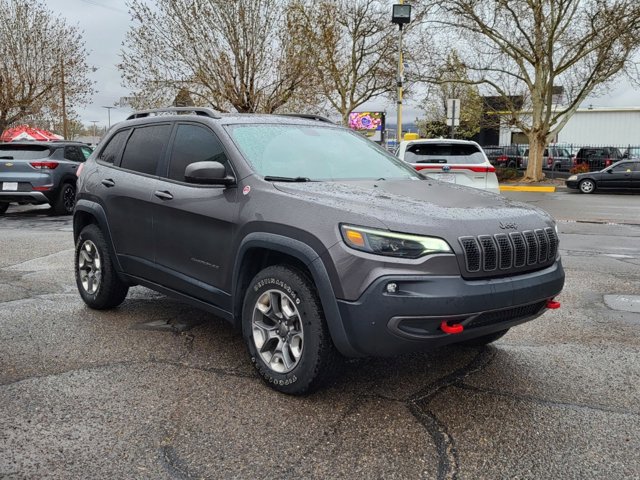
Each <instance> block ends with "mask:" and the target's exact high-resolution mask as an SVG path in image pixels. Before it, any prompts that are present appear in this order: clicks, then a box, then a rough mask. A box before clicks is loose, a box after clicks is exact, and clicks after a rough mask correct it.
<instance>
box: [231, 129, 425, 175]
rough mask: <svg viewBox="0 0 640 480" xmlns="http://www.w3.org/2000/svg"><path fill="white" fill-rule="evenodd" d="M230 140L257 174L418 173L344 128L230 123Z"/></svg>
mask: <svg viewBox="0 0 640 480" xmlns="http://www.w3.org/2000/svg"><path fill="white" fill-rule="evenodd" d="M228 128H229V130H230V132H231V136H232V138H233V140H234V141H235V142H236V144H237V145H238V147H239V148H240V151H241V152H242V154H243V155H244V157H245V158H246V159H247V161H248V162H249V163H250V164H251V166H252V167H253V169H254V170H255V171H256V172H257V173H258V174H259V175H262V176H272V177H287V178H296V177H302V178H308V179H310V180H356V179H376V180H377V179H397V178H416V179H420V178H422V177H421V176H420V175H418V174H417V173H416V172H415V170H413V169H412V168H411V167H410V166H409V165H406V164H405V163H404V162H402V161H401V160H399V159H398V158H396V157H394V156H392V155H391V154H390V153H388V152H386V151H384V150H383V149H381V148H379V147H378V146H377V145H375V144H374V143H373V142H371V140H368V139H366V138H364V137H362V136H360V135H358V134H355V133H352V132H350V131H348V130H343V129H338V128H333V127H325V126H315V125H314V126H307V125H231V126H229V127H228Z"/></svg>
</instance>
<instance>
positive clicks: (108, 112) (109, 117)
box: [102, 107, 116, 129]
mask: <svg viewBox="0 0 640 480" xmlns="http://www.w3.org/2000/svg"><path fill="white" fill-rule="evenodd" d="M102 108H106V109H107V114H108V119H109V123H108V127H107V129H110V128H111V110H112V109H114V108H116V107H102Z"/></svg>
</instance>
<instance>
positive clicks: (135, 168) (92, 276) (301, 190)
mask: <svg viewBox="0 0 640 480" xmlns="http://www.w3.org/2000/svg"><path fill="white" fill-rule="evenodd" d="M77 198H78V199H77V203H76V209H75V214H74V235H75V241H76V254H75V272H76V280H77V285H78V290H79V292H80V295H81V296H82V298H83V299H84V301H85V302H86V303H87V304H88V305H89V306H90V307H92V308H96V309H106V308H112V307H115V306H117V305H119V304H120V303H122V301H123V300H124V299H125V297H126V295H127V290H128V288H129V287H130V286H131V285H136V284H140V285H144V286H146V287H149V288H151V289H154V290H156V291H159V292H162V293H165V294H167V295H170V296H173V297H176V298H178V299H181V300H183V301H185V302H188V303H190V304H193V305H196V306H198V307H201V308H203V309H205V310H208V311H210V312H212V313H214V314H216V315H218V316H220V317H222V318H224V319H226V320H228V321H229V322H231V323H232V324H233V325H235V326H237V327H238V328H239V329H241V330H242V333H243V336H244V339H245V342H246V346H247V349H248V351H249V356H250V358H251V361H252V362H253V363H254V364H255V367H256V369H257V371H258V372H259V373H260V375H261V376H262V378H263V379H264V380H265V381H266V382H267V383H268V384H269V385H270V386H272V387H273V388H275V389H277V390H279V391H282V392H285V393H290V394H302V393H305V392H308V391H311V390H313V389H315V388H317V387H318V386H319V385H321V384H322V383H323V382H324V381H325V380H326V379H327V378H329V377H330V375H331V373H332V371H334V369H335V365H336V363H335V362H336V360H337V359H338V358H340V355H339V354H341V355H342V356H347V357H357V356H371V355H376V356H380V355H385V356H386V355H395V354H400V353H403V352H410V351H415V350H424V349H432V348H435V347H439V346H442V345H447V344H452V343H465V344H472V345H482V344H486V343H489V342H491V341H494V340H496V339H497V338H500V337H501V336H502V335H504V334H505V333H506V332H507V330H508V329H509V328H511V327H513V326H515V325H518V324H520V323H523V322H526V321H528V320H532V319H534V318H536V317H537V316H539V315H540V314H542V313H543V312H544V311H545V310H546V309H548V308H557V307H558V306H559V304H558V303H557V302H555V301H554V297H555V296H556V295H558V294H559V293H560V291H561V290H562V287H563V284H564V271H563V269H562V265H561V262H560V258H559V256H558V236H557V232H556V226H555V222H554V220H553V219H552V218H551V217H550V216H549V215H548V214H547V213H545V212H544V211H542V210H540V209H537V208H535V207H531V206H528V205H523V204H518V203H513V202H511V201H509V200H507V199H505V198H502V197H501V196H499V195H494V194H491V193H487V192H483V191H479V190H477V189H471V188H466V187H462V186H456V185H451V184H447V183H440V182H439V181H437V180H433V179H429V178H426V177H423V176H421V175H420V174H419V173H418V172H416V171H415V170H413V169H412V168H411V167H410V166H408V165H407V164H405V163H404V162H402V161H400V160H398V159H397V158H395V157H393V156H392V155H391V154H389V153H387V152H385V151H384V150H382V149H381V148H379V147H378V146H376V145H375V144H374V143H373V142H371V141H369V140H367V139H366V138H364V137H361V136H359V135H358V134H355V133H353V132H351V131H350V130H347V129H345V128H341V127H338V126H336V125H333V124H331V123H330V122H328V121H325V120H323V119H321V118H318V117H310V118H299V117H296V116H278V115H248V114H244V115H240V114H218V113H216V112H214V111H212V110H208V109H198V108H195V109H194V108H178V109H175V108H174V109H165V110H155V111H146V112H139V113H136V114H133V115H132V116H130V117H129V119H127V121H125V122H123V123H120V124H118V125H116V126H115V127H114V128H113V129H112V130H111V131H110V132H109V134H108V135H107V137H106V138H105V140H104V141H103V143H102V144H101V146H100V147H99V148H98V149H97V150H96V151H95V152H94V153H93V155H92V156H91V157H90V158H89V160H88V161H87V163H86V164H85V167H84V170H83V171H82V174H81V175H80V178H79V181H78V197H77Z"/></svg>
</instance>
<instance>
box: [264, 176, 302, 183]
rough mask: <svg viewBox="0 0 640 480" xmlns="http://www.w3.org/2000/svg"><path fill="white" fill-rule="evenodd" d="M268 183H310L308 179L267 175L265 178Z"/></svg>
mask: <svg viewBox="0 0 640 480" xmlns="http://www.w3.org/2000/svg"><path fill="white" fill-rule="evenodd" d="M264 179H265V180H266V181H267V182H310V181H311V179H310V178H308V177H277V176H273V175H267V176H265V177H264Z"/></svg>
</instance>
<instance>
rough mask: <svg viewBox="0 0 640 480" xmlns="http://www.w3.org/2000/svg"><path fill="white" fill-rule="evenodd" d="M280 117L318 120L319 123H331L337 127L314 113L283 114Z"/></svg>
mask: <svg viewBox="0 0 640 480" xmlns="http://www.w3.org/2000/svg"><path fill="white" fill-rule="evenodd" d="M280 115H281V116H283V117H298V118H305V119H307V120H316V121H318V122H325V123H331V124H333V125H335V122H332V121H331V120H329V119H328V118H327V117H323V116H322V115H314V114H312V113H281V114H280Z"/></svg>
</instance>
